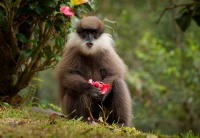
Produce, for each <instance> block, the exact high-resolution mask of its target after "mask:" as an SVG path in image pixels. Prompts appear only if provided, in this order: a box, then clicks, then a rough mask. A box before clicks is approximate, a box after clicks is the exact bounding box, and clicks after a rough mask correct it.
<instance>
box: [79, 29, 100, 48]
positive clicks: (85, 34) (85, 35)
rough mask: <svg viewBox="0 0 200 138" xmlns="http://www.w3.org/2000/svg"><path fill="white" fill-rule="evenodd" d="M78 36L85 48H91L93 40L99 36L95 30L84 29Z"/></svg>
mask: <svg viewBox="0 0 200 138" xmlns="http://www.w3.org/2000/svg"><path fill="white" fill-rule="evenodd" d="M79 36H80V37H81V38H82V39H83V40H85V42H86V46H87V47H88V48H92V46H93V45H94V43H95V40H96V39H98V38H99V36H100V34H99V32H97V30H94V29H84V30H82V31H81V32H80V33H79Z"/></svg>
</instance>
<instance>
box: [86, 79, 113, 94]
mask: <svg viewBox="0 0 200 138" xmlns="http://www.w3.org/2000/svg"><path fill="white" fill-rule="evenodd" d="M88 83H90V84H92V85H93V86H95V87H97V88H99V89H101V94H105V93H106V92H107V91H108V89H109V88H110V84H105V83H103V82H99V81H93V80H92V79H89V80H88Z"/></svg>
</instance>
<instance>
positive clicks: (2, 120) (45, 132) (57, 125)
mask: <svg viewBox="0 0 200 138" xmlns="http://www.w3.org/2000/svg"><path fill="white" fill-rule="evenodd" d="M0 124H1V125H0V138H8V137H9V138H49V137H51V138H64V137H66V138H89V137H90V138H101V137H103V138H111V137H115V138H122V137H137V138H157V137H159V138H160V137H169V136H158V135H155V134H150V133H148V134H147V133H142V132H140V131H138V130H136V129H135V128H134V127H121V128H119V127H118V126H117V125H112V126H111V125H105V124H103V123H87V122H82V121H81V119H78V120H67V119H65V118H62V117H58V116H51V115H49V114H44V113H40V112H35V111H34V112H33V111H30V108H29V107H20V108H19V107H18V108H13V107H10V106H9V107H6V106H0ZM174 137H178V136H174Z"/></svg>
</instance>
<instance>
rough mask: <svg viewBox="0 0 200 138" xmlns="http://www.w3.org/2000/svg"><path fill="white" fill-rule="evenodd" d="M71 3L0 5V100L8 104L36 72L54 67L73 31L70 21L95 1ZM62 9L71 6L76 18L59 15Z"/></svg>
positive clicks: (48, 0)
mask: <svg viewBox="0 0 200 138" xmlns="http://www.w3.org/2000/svg"><path fill="white" fill-rule="evenodd" d="M73 2H74V1H71V2H70V1H69V0H43V1H38V0H35V1H31V0H8V1H7V0H3V1H1V2H0V39H1V40H3V41H1V42H0V47H1V48H0V58H1V62H0V66H1V69H0V90H1V91H0V100H4V101H8V102H9V101H10V99H13V97H14V96H16V94H17V93H18V92H19V91H20V90H22V89H23V88H25V87H27V86H28V85H29V82H30V81H31V79H32V78H33V76H34V74H35V72H38V71H42V70H45V69H47V68H51V67H53V66H55V65H56V63H57V62H58V61H59V58H60V55H61V53H62V51H63V46H64V44H65V42H66V37H67V35H68V34H69V33H70V32H71V31H72V30H73V28H74V25H73V22H75V21H76V20H77V19H78V18H81V17H82V16H84V15H85V14H87V13H89V12H91V11H93V10H94V9H95V5H96V4H97V2H98V1H97V0H92V1H89V2H87V1H84V2H81V3H78V5H77V6H75V5H73ZM76 4H77V3H76ZM61 6H68V7H70V8H71V10H72V11H73V12H74V14H75V17H73V18H71V17H70V16H65V15H64V14H63V13H61V12H59V9H60V7H61ZM14 102H16V101H14ZM17 102H19V101H17Z"/></svg>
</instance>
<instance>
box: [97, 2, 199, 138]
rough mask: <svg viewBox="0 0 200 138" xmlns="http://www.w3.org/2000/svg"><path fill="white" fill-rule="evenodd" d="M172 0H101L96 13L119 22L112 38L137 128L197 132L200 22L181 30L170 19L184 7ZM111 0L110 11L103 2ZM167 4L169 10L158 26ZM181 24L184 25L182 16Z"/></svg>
mask: <svg viewBox="0 0 200 138" xmlns="http://www.w3.org/2000/svg"><path fill="white" fill-rule="evenodd" d="M180 2H182V1H181V0H178V1H176V3H180ZM105 3H106V4H105ZM176 3H173V1H162V2H161V1H145V0H141V1H137V0H127V1H118V2H116V1H114V0H111V1H110V3H109V4H108V2H107V1H106V2H104V1H102V4H103V5H102V7H100V8H99V12H101V14H103V15H104V14H105V16H106V18H108V19H110V20H115V21H116V22H117V24H118V26H117V27H115V26H114V29H115V32H114V39H115V42H116V49H117V51H118V53H119V54H120V56H121V57H122V58H123V60H124V61H125V63H126V64H127V66H128V68H129V70H128V74H127V83H128V86H129V88H130V91H131V93H132V96H133V111H134V112H133V116H134V120H133V123H134V125H135V127H136V128H137V129H139V130H142V131H145V132H149V131H157V132H161V133H167V134H175V133H179V134H181V133H183V132H187V131H189V130H192V131H193V132H194V133H195V134H198V133H199V131H200V130H199V128H200V125H199V124H200V123H199V122H200V116H199V115H200V112H199V110H198V108H199V104H200V100H199V97H200V95H199V91H200V90H199V84H200V62H199V59H200V57H199V56H200V54H199V52H200V45H199V37H200V35H199V33H198V32H199V26H197V25H196V22H195V20H191V26H190V27H189V28H187V33H186V34H183V33H182V31H181V30H180V29H179V28H178V27H177V26H176V24H174V22H173V21H174V19H175V18H176V17H177V16H180V15H182V13H179V12H178V11H181V9H180V8H184V6H183V7H178V8H171V7H174V6H173V5H178V4H176ZM185 3H187V2H186V1H185ZM192 3H193V2H192ZM194 3H196V1H195V2H194ZM110 4H112V9H111V8H109V6H107V5H110ZM196 4H197V3H196ZM167 5H170V6H167ZM171 5H172V6H171ZM196 6H198V5H196ZM165 7H167V8H168V7H170V8H171V10H168V12H166V14H165V16H163V17H162V20H160V21H159V24H157V26H156V21H157V20H158V18H159V17H160V16H161V15H162V14H161V13H162V11H163V9H165ZM194 7H195V5H193V6H192V7H191V10H193V8H194ZM170 8H169V9H170ZM184 10H187V9H184ZM184 10H183V11H182V12H183V13H184ZM180 23H183V24H185V23H184V21H183V20H180Z"/></svg>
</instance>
